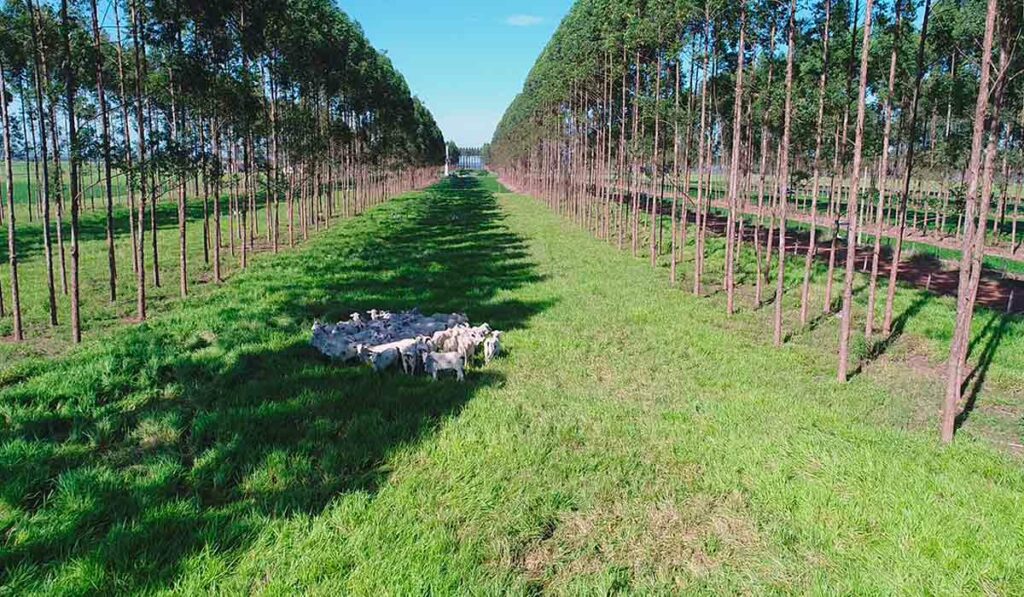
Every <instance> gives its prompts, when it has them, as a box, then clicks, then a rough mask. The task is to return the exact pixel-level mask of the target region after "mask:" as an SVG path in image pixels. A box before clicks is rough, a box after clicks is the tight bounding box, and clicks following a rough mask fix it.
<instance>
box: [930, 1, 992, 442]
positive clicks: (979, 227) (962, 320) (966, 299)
mask: <svg viewBox="0 0 1024 597" xmlns="http://www.w3.org/2000/svg"><path fill="white" fill-rule="evenodd" d="M998 4H999V3H998V0H988V7H987V10H986V14H985V35H984V38H983V41H982V50H981V65H980V71H981V72H980V76H979V80H978V98H977V103H976V105H975V109H974V129H973V132H972V136H971V153H970V165H969V166H968V169H967V203H966V213H965V215H964V235H963V243H962V245H961V253H960V279H959V283H958V287H957V311H956V327H955V328H954V330H953V340H952V342H951V343H950V350H949V359H948V361H947V362H946V396H945V400H944V402H943V404H942V421H941V426H940V439H941V440H942V442H943V443H945V444H948V443H950V442H952V441H953V433H954V431H955V427H956V415H957V408H958V406H959V403H960V398H961V394H962V391H963V388H962V383H963V368H964V361H965V357H966V354H967V347H968V342H969V341H970V335H971V322H972V321H973V318H974V305H973V301H972V296H973V288H972V286H973V282H974V280H972V278H973V277H974V269H975V266H977V269H978V275H979V276H980V269H981V263H980V262H978V261H976V258H977V257H978V254H979V253H980V254H982V255H983V253H984V246H985V229H986V226H985V220H984V219H983V218H984V216H986V215H987V209H986V206H985V205H979V204H980V203H982V202H981V201H980V199H981V197H979V191H980V190H981V189H980V187H981V185H982V184H983V180H982V179H983V177H984V172H983V171H982V158H983V156H982V144H983V142H984V137H985V129H986V128H987V126H988V125H989V123H988V122H987V120H986V118H987V116H988V112H989V79H990V71H991V60H992V59H991V57H992V43H993V37H994V33H995V28H996V11H997V8H998ZM995 126H996V127H997V126H998V124H995ZM993 134H997V133H996V132H993ZM993 147H994V145H993ZM979 212H980V214H979ZM976 220H977V221H976Z"/></svg>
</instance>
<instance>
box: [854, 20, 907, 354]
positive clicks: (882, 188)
mask: <svg viewBox="0 0 1024 597" xmlns="http://www.w3.org/2000/svg"><path fill="white" fill-rule="evenodd" d="M900 8H901V7H900V1H899V0H896V34H895V41H894V43H893V46H892V53H891V54H890V56H889V93H888V95H887V96H886V97H885V106H884V108H883V118H884V120H885V126H884V131H883V133H882V158H881V160H880V164H879V167H878V178H879V181H880V184H879V187H878V207H877V209H876V211H875V228H874V234H875V246H874V250H873V251H872V254H871V279H870V280H869V282H868V306H867V316H866V318H865V322H864V335H865V336H866V337H867V338H870V337H871V336H872V334H874V332H875V300H876V297H877V292H878V262H879V259H880V258H881V254H882V224H883V223H884V217H885V199H886V195H885V192H886V187H887V185H886V181H887V180H888V179H889V135H890V134H891V132H892V98H893V95H894V94H895V92H896V57H897V50H898V48H899V42H900V30H901V28H902V24H903V15H902V13H901V12H900Z"/></svg>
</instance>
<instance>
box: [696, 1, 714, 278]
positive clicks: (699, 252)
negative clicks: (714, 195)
mask: <svg viewBox="0 0 1024 597" xmlns="http://www.w3.org/2000/svg"><path fill="white" fill-rule="evenodd" d="M708 10H709V9H708V8H707V6H705V9H704V67H703V69H702V71H701V83H700V85H701V92H700V140H699V141H698V143H697V146H698V150H697V151H698V157H697V162H698V165H697V206H696V207H697V208H696V213H697V230H696V235H697V236H696V241H695V243H696V246H695V248H694V259H693V294H695V295H697V296H700V294H701V292H702V290H701V288H702V287H701V274H702V273H703V271H704V234H703V230H704V225H703V220H704V219H706V218H707V213H706V212H705V210H704V182H703V181H704V146H705V143H707V142H708V140H707V136H708V131H707V126H708V122H707V121H708V115H707V103H708V102H707V97H708V79H709V78H710V76H709V73H708V63H709V61H710V57H711V17H710V15H709V14H708Z"/></svg>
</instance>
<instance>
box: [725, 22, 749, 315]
mask: <svg viewBox="0 0 1024 597" xmlns="http://www.w3.org/2000/svg"><path fill="white" fill-rule="evenodd" d="M746 32H747V11H746V7H745V6H744V7H741V9H740V39H739V44H738V48H737V56H738V57H737V66H736V88H735V90H734V98H735V99H734V101H733V126H732V156H731V158H730V160H729V162H730V164H729V166H730V168H729V216H728V221H727V222H726V233H725V288H726V297H727V298H726V312H727V313H728V314H729V315H732V314H733V313H734V312H735V311H736V279H735V270H736V263H735V262H736V249H735V244H734V241H733V238H734V237H735V235H736V226H737V219H738V218H739V213H738V212H739V200H740V199H739V192H740V188H739V187H740V145H741V143H742V138H741V137H742V131H743V122H742V121H743V69H744V64H743V62H744V50H745V48H744V43H745V41H746V38H745V36H746Z"/></svg>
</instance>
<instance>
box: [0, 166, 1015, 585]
mask: <svg viewBox="0 0 1024 597" xmlns="http://www.w3.org/2000/svg"><path fill="white" fill-rule="evenodd" d="M712 251H713V252H712V260H711V262H710V263H709V266H708V268H709V272H712V271H715V272H717V271H719V270H720V267H719V265H718V264H719V263H720V260H721V255H720V253H721V251H720V247H718V246H713V247H712ZM690 255H692V251H691V252H690ZM746 262H748V263H749V259H748V260H746ZM792 269H794V270H796V269H798V268H792ZM684 271H685V269H684ZM793 273H794V278H793V282H792V284H793V285H796V284H798V282H797V281H796V279H797V277H798V276H799V274H800V272H798V271H794V272H793ZM713 277H714V276H713V275H712V278H713ZM665 280H666V276H665V275H664V271H657V272H655V271H652V269H651V268H650V267H649V266H648V265H646V263H645V260H643V259H637V260H634V259H632V258H630V257H628V256H626V255H624V254H620V253H618V252H617V251H615V250H614V249H612V248H611V247H608V246H605V245H603V244H602V243H600V242H598V241H595V240H592V239H590V238H589V237H588V236H586V235H585V234H584V233H583V232H580V231H577V230H574V229H573V227H572V226H571V225H569V224H567V223H565V222H564V221H562V220H560V219H559V218H557V217H556V216H554V215H552V214H551V213H550V212H549V211H548V210H547V209H546V208H545V207H544V206H543V205H542V204H541V203H540V202H538V201H536V200H534V199H531V198H526V197H520V196H515V195H511V194H508V193H504V192H502V189H501V188H500V187H499V186H498V185H497V183H496V182H495V181H494V180H493V179H490V178H484V179H481V180H477V179H469V180H455V181H451V182H445V183H442V184H440V185H438V186H437V187H434V188H432V189H430V190H428V191H425V192H421V193H415V194H410V195H408V196H405V197H403V198H399V199H396V200H393V201H391V202H389V203H387V204H385V205H383V206H381V207H378V208H376V209H374V210H372V211H371V212H369V213H368V214H365V215H363V216H361V217H359V218H355V219H353V220H350V221H348V222H344V223H342V224H340V225H337V226H336V227H334V228H332V229H331V230H329V231H327V232H326V233H324V234H322V235H320V236H318V237H317V238H315V239H314V240H313V241H312V242H311V243H310V244H308V245H307V246H305V247H302V248H300V249H297V250H295V251H293V252H288V253H284V254H282V255H279V256H276V257H269V256H268V257H265V258H263V259H260V260H259V261H258V262H257V263H256V264H255V265H254V267H253V268H251V269H250V270H249V271H248V272H245V273H241V274H238V275H237V276H235V277H234V278H233V279H232V280H231V281H230V282H229V283H228V284H227V285H225V286H224V287H222V288H216V289H215V288H209V289H207V290H206V291H204V292H202V293H200V295H199V296H196V297H193V298H191V299H189V300H188V301H185V302H184V303H180V304H175V305H173V306H170V307H168V309H167V310H166V312H165V313H164V314H162V315H159V316H157V317H155V318H154V319H153V320H152V321H151V322H149V323H147V324H145V325H142V326H135V327H132V328H128V329H120V330H114V331H110V332H109V333H106V334H104V335H103V336H102V338H101V339H95V338H94V339H91V340H89V341H88V342H87V344H86V345H85V346H84V347H83V348H81V349H79V350H77V351H75V352H73V353H71V354H69V355H67V356H65V357H62V358H58V359H45V358H33V357H25V358H23V359H22V360H20V361H19V364H18V365H17V366H14V367H12V368H9V369H8V370H6V372H5V373H4V375H3V377H2V379H0V417H2V418H3V421H4V425H3V427H2V428H0V477H2V478H3V480H4V482H3V484H2V486H0V593H4V592H7V593H11V594H33V593H35V594H78V593H100V594H111V593H126V592H164V591H167V592H171V593H179V594H188V595H193V594H197V593H217V594H239V593H260V594H267V593H269V594H304V593H319V594H342V593H350V594H372V595H380V594H423V593H432V594H450V593H477V594H496V593H500V592H509V593H515V594H527V593H536V592H539V591H545V592H551V593H562V594H579V593H608V592H652V593H669V592H679V591H690V592H704V593H737V592H744V593H769V592H787V593H788V592H817V593H840V594H846V593H856V594H865V593H868V594H891V593H914V594H918V593H931V594H962V593H989V594H1015V593H1021V592H1024V560H1022V559H1021V557H1020V553H1021V550H1022V549H1024V531H1022V529H1024V507H1022V506H1024V497H1022V496H1024V470H1022V468H1021V463H1020V461H1019V460H1018V459H1017V458H1015V457H1013V456H1011V455H1009V454H1008V452H1009V451H1011V450H1009V449H1008V446H1007V444H1014V443H1017V444H1019V443H1021V442H1020V439H1019V438H1020V436H1021V421H1022V412H1021V410H1020V409H1021V407H1020V404H1021V398H1024V396H1022V388H1024V322H1022V321H1021V320H1020V319H1009V318H1004V317H1001V316H999V315H996V314H992V313H982V314H980V315H979V317H978V326H977V333H976V340H975V346H974V350H973V351H972V358H971V363H972V368H973V369H974V372H975V373H974V374H973V375H972V379H971V385H970V387H971V388H973V389H974V390H977V391H970V392H968V395H973V396H974V398H973V400H974V401H975V404H973V410H972V411H971V414H970V416H969V417H967V418H966V421H965V422H964V425H963V427H962V429H961V434H960V436H959V439H958V441H957V442H956V443H955V444H954V445H953V446H951V447H949V448H940V447H939V446H938V444H937V441H936V436H937V433H936V431H935V429H936V419H937V409H938V403H939V392H940V388H941V384H942V382H941V379H939V378H937V377H936V371H937V370H938V371H941V366H940V363H941V357H942V353H943V351H944V350H945V344H946V343H947V342H948V339H949V336H950V327H951V315H952V313H953V302H952V301H951V300H948V299H940V298H936V297H934V296H931V295H928V294H926V293H918V292H915V291H910V290H907V291H901V292H900V293H899V301H898V305H897V312H898V313H900V314H901V319H900V324H901V325H900V326H899V330H900V333H899V334H898V338H897V339H896V341H895V342H894V343H893V344H892V345H891V346H888V347H887V350H886V351H883V352H881V354H880V356H878V357H877V358H873V359H867V358H866V359H865V362H866V364H865V365H864V366H863V368H862V369H861V370H860V372H859V374H858V375H856V376H855V377H854V379H853V381H852V382H851V383H849V384H847V385H839V384H837V383H836V382H834V381H833V380H834V368H835V362H834V356H833V355H834V345H835V338H836V329H837V324H836V321H835V320H834V319H833V318H824V317H822V318H818V319H817V320H816V321H815V324H814V325H813V326H811V327H810V329H808V330H803V331H801V330H796V329H795V317H794V313H795V306H796V305H795V302H793V301H796V300H797V297H796V296H795V295H797V294H799V293H798V292H790V293H789V294H790V295H791V296H790V298H789V299H787V304H786V307H787V325H788V327H789V329H791V330H794V334H793V335H792V337H791V338H790V340H789V342H788V343H787V345H786V347H785V348H783V349H781V350H776V349H773V348H772V347H771V340H770V333H768V330H770V329H771V327H770V318H771V314H770V311H771V309H762V310H753V309H750V308H749V306H748V305H749V300H748V299H749V297H747V296H746V295H744V296H743V297H741V300H743V301H745V302H744V308H743V309H742V310H741V312H740V313H739V314H738V315H737V316H735V317H733V318H731V319H730V318H727V317H726V316H725V315H724V296H722V295H721V294H714V295H712V296H711V297H709V298H695V297H693V296H691V295H689V294H688V293H685V292H681V291H680V290H678V289H672V288H669V287H668V285H667V284H666V283H665ZM711 282H712V284H713V283H714V280H711ZM816 291H818V294H816V295H817V296H820V289H816ZM791 302H792V304H791ZM413 306H419V307H421V308H422V309H423V310H424V311H426V312H432V311H464V312H466V313H467V314H469V316H470V317H471V319H472V320H474V321H489V322H490V323H491V324H492V325H493V326H494V327H495V328H497V329H504V330H508V331H509V333H508V335H507V336H506V338H505V345H506V346H507V348H508V355H507V356H506V357H505V358H504V359H502V360H500V361H498V362H496V363H495V364H493V365H492V366H490V367H488V368H486V369H481V370H475V371H473V372H471V373H470V375H469V380H468V382H467V383H466V384H457V383H455V382H453V381H444V382H439V383H433V382H430V381H427V380H425V379H420V378H416V379H412V378H407V377H403V376H401V375H400V374H390V373H389V374H385V375H375V374H373V373H372V372H370V371H369V370H366V369H361V368H352V367H341V366H336V365H332V364H331V363H328V362H326V361H324V360H323V359H321V358H320V357H319V356H318V355H317V354H316V353H315V352H314V351H313V350H312V349H311V348H310V347H309V346H308V329H309V326H310V324H311V323H312V321H313V319H314V318H321V319H337V318H341V317H344V316H345V315H347V314H348V313H350V312H351V311H353V310H357V309H358V310H364V309H369V308H373V307H376V308H381V307H383V308H388V309H404V308H410V307H413ZM870 348H871V347H868V346H866V345H864V346H861V347H860V349H861V356H864V357H868V356H869V355H870V353H871V350H870Z"/></svg>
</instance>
